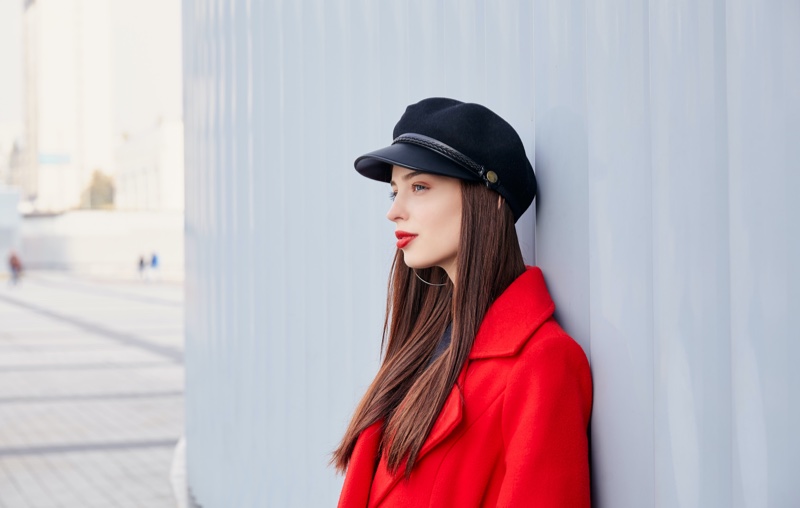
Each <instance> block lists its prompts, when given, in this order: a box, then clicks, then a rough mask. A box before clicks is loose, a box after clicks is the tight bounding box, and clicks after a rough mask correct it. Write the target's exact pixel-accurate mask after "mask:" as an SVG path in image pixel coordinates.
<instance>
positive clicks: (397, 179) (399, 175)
mask: <svg viewBox="0 0 800 508" xmlns="http://www.w3.org/2000/svg"><path fill="white" fill-rule="evenodd" d="M414 176H424V177H425V179H427V180H453V179H452V178H450V177H447V176H442V175H437V174H434V173H426V172H424V171H417V170H416V169H409V168H406V167H403V166H396V165H395V166H392V181H391V183H392V185H396V184H398V183H401V182H403V181H406V180H410V179H411V178H412V177H414Z"/></svg>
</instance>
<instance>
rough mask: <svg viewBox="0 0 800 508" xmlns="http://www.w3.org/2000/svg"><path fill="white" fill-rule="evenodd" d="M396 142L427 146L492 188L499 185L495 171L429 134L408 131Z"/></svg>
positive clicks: (398, 137)
mask: <svg viewBox="0 0 800 508" xmlns="http://www.w3.org/2000/svg"><path fill="white" fill-rule="evenodd" d="M395 143H408V144H410V145H417V146H421V147H423V148H427V149H428V150H431V151H433V152H436V153H438V154H439V155H442V156H444V157H447V158H448V159H450V160H451V161H453V162H455V163H457V164H458V165H459V166H461V167H463V168H464V169H466V170H467V171H469V172H470V173H472V174H474V175H475V176H477V177H478V178H480V179H481V180H483V183H485V184H486V186H487V187H489V188H491V189H497V187H498V186H499V185H498V182H497V175H496V174H495V173H494V171H487V170H486V168H485V167H483V166H481V165H480V164H478V163H477V162H475V161H474V160H472V159H470V158H469V157H467V156H466V155H464V154H463V153H461V152H459V151H458V150H456V149H455V148H453V147H451V146H449V145H446V144H445V143H442V142H441V141H439V140H437V139H433V138H429V137H428V136H423V135H422V134H414V133H411V132H407V133H405V134H400V135H399V136H397V137H396V138H395V139H394V141H392V144H393V145H394V144H395ZM492 180H494V181H492Z"/></svg>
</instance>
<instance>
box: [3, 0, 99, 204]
mask: <svg viewBox="0 0 800 508" xmlns="http://www.w3.org/2000/svg"><path fill="white" fill-rule="evenodd" d="M109 7H110V6H109V1H108V0H26V1H25V7H24V11H23V21H24V28H23V30H24V35H23V38H24V53H25V55H24V67H25V93H26V96H25V106H24V115H25V144H24V145H25V153H24V155H23V157H22V160H24V169H23V170H22V172H21V173H22V174H20V175H17V180H18V182H19V184H20V185H21V190H22V199H23V201H27V202H29V203H30V206H31V207H32V208H33V209H34V210H36V211H62V210H68V209H72V208H76V207H78V206H79V205H80V201H81V193H82V192H83V191H84V190H85V188H86V187H87V186H88V185H89V183H90V182H91V178H92V174H93V172H94V171H95V170H99V171H101V172H104V173H110V172H111V168H112V163H113V148H112V100H111V97H112V87H111V50H110V48H111V28H110V20H111V18H110V8H109Z"/></svg>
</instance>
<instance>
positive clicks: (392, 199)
mask: <svg viewBox="0 0 800 508" xmlns="http://www.w3.org/2000/svg"><path fill="white" fill-rule="evenodd" d="M416 187H421V188H422V189H421V190H424V189H427V188H428V187H427V186H426V185H422V184H421V183H415V184H413V185H411V188H412V189H415V190H416ZM396 196H397V192H396V191H391V192H389V199H390V200H391V201H394V198H395V197H396Z"/></svg>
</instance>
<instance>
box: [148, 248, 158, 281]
mask: <svg viewBox="0 0 800 508" xmlns="http://www.w3.org/2000/svg"><path fill="white" fill-rule="evenodd" d="M150 271H151V272H152V276H153V278H156V279H157V278H158V254H156V253H155V252H154V253H153V255H152V256H151V257H150Z"/></svg>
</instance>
